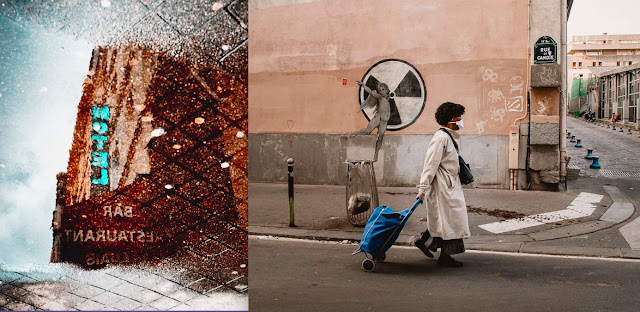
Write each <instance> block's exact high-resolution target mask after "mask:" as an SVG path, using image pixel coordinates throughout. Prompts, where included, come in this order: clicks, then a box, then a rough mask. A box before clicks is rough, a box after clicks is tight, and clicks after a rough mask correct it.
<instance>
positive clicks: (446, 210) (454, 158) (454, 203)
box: [414, 102, 471, 267]
mask: <svg viewBox="0 0 640 312" xmlns="http://www.w3.org/2000/svg"><path fill="white" fill-rule="evenodd" d="M463 114H464V106H462V105H460V104H456V103H451V102H446V103H443V104H442V105H440V107H438V109H437V110H436V121H437V122H438V124H440V125H441V126H442V128H440V130H438V131H436V133H435V134H434V135H433V138H432V139H431V142H429V148H428V150H427V156H426V158H425V160H424V169H423V170H422V175H421V176H420V185H418V196H416V198H419V199H422V200H423V202H425V201H426V206H427V229H426V230H425V231H424V233H422V236H421V237H420V238H419V239H417V240H415V242H414V244H415V246H416V247H418V248H420V250H422V252H423V253H424V254H425V255H426V256H427V257H429V258H433V254H431V252H430V251H436V250H437V249H438V248H440V258H438V264H439V265H441V266H447V267H461V266H462V262H460V261H457V260H454V259H453V258H452V257H451V255H454V254H459V253H463V252H464V250H465V249H464V243H463V241H462V239H463V238H467V237H469V236H471V233H470V232H469V220H468V218H467V205H466V203H465V200H464V194H463V193H462V184H461V183H460V177H459V176H458V173H459V171H460V165H459V163H458V152H457V151H456V146H455V145H454V141H453V140H456V141H455V144H457V146H460V135H459V134H458V133H457V132H456V130H459V129H460V128H462V115H463Z"/></svg>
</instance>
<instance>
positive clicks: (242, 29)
mask: <svg viewBox="0 0 640 312" xmlns="http://www.w3.org/2000/svg"><path fill="white" fill-rule="evenodd" d="M0 16H1V17H3V22H4V21H6V20H7V19H8V22H9V23H11V26H12V27H13V28H16V29H33V26H34V25H39V26H40V27H44V28H45V29H47V31H48V32H50V33H52V34H60V35H64V36H69V35H70V36H73V37H75V38H77V39H79V40H82V41H86V42H88V43H90V44H91V45H93V46H94V47H102V48H105V47H114V46H115V47H117V46H123V45H136V46H140V47H142V48H143V49H151V50H154V51H155V52H158V53H164V54H166V55H168V56H169V57H173V58H176V59H180V60H185V61H186V63H187V64H190V66H191V69H190V74H188V76H193V77H194V79H195V83H196V84H199V85H201V86H202V88H204V89H205V90H206V91H207V92H208V93H209V94H211V95H212V96H213V97H215V98H216V101H218V102H219V103H220V105H219V106H218V108H217V109H219V110H220V112H221V113H222V114H223V115H224V116H226V118H228V121H229V125H228V128H226V130H225V135H226V134H233V136H234V138H235V136H236V133H240V131H242V132H243V133H246V127H247V114H246V111H247V107H246V106H247V99H246V90H247V57H248V53H247V33H248V32H247V27H248V14H247V1H241V0H235V1H234V0H220V1H215V0H198V1H173V0H167V1H163V0H131V1H124V0H122V1H119V0H111V1H109V0H101V1H89V2H86V1H45V0H41V1H38V0H36V1H20V0H0ZM25 33H28V32H27V31H25ZM2 39H7V38H2ZM10 39H15V38H9V41H10ZM2 42H4V41H2ZM56 44H57V43H56ZM56 44H54V45H56ZM55 48H60V49H65V47H64V46H55ZM67 48H69V47H67ZM23 50H28V49H23ZM6 51H12V50H6ZM85 52H86V53H91V50H90V49H89V50H88V51H85ZM10 53H14V52H10ZM0 57H2V61H6V62H13V61H14V58H15V55H2V56H0ZM20 59H25V60H27V62H29V61H33V60H29V56H25V57H23V58H20ZM84 66H87V67H86V68H89V64H86V65H84ZM42 68H47V67H46V66H43V67H42ZM210 68H216V69H217V70H216V71H215V72H214V71H211V70H207V69H210ZM43 72H44V70H43ZM6 79H7V77H4V76H3V79H2V80H3V84H4V82H5V81H6ZM225 86H230V87H229V88H230V90H235V91H234V92H229V90H226V89H225ZM8 87H9V86H8V85H4V86H2V87H1V88H5V89H6V88H8ZM69 88H77V89H78V90H81V89H82V84H81V83H80V84H77V85H71V84H69ZM2 90H4V89H2ZM43 90H44V91H46V89H43ZM25 91H26V92H27V93H28V92H32V90H23V91H20V92H25ZM40 92H43V91H42V90H41V91H40ZM230 94H231V97H232V98H229V99H228V98H227V97H228V96H229V95H230ZM1 96H2V93H0V97H1ZM7 98H8V97H5V98H4V99H3V100H4V101H7ZM17 102H18V103H23V102H28V101H26V100H25V99H24V98H20V99H19V101H17ZM2 104H3V105H5V103H2ZM9 104H11V103H9ZM9 104H8V105H9ZM16 105H17V104H16ZM72 105H73V106H75V105H76V103H72ZM5 106H6V105H5ZM10 108H11V107H10V105H9V106H7V109H10ZM2 121H3V123H4V122H8V120H2ZM181 126H182V125H178V124H177V125H175V127H181ZM220 130H223V129H220ZM240 138H241V137H239V136H238V139H237V140H240ZM68 148H69V146H63V149H68ZM3 152H4V151H3ZM246 155H247V153H246V146H245V147H242V146H240V147H238V148H236V149H234V151H233V153H232V154H229V155H227V156H229V157H233V161H234V162H235V164H236V165H237V166H236V167H237V169H239V170H236V171H235V172H232V174H231V179H233V181H234V187H235V190H234V191H235V194H236V197H238V199H239V201H238V210H239V211H240V212H242V211H244V215H242V216H240V219H241V220H240V221H238V222H237V223H236V224H231V227H230V228H229V233H219V232H216V233H213V232H207V231H206V229H207V225H206V224H205V223H206V218H203V219H197V221H198V223H201V224H202V226H203V229H202V230H201V231H198V230H197V229H195V228H193V229H189V230H187V231H184V233H190V234H193V233H194V231H196V232H197V233H198V235H199V236H198V242H199V246H198V247H197V248H191V247H188V248H183V250H181V251H180V252H179V254H177V255H173V256H171V257H170V258H165V259H159V260H158V261H156V262H154V263H148V264H138V265H109V266H107V267H106V268H103V269H99V270H84V269H81V268H78V267H75V266H73V265H69V264H48V265H36V266H34V265H26V268H25V267H15V266H11V267H8V266H5V265H4V264H2V263H1V258H2V254H4V255H7V254H8V253H11V250H0V309H2V310H246V309H247V306H248V296H247V293H248V276H247V270H248V268H247V265H248V259H247V257H248V255H247V250H246V233H247V221H246V219H247V218H246V209H247V208H246V206H247V203H246V200H247V199H246V175H247V174H246ZM1 156H2V155H0V158H4V157H1ZM12 165H13V164H12V163H10V162H7V159H3V161H2V169H4V168H8V167H11V166H12ZM231 167H232V169H233V167H234V166H233V163H232V166H231ZM27 169H28V168H27ZM32 169H33V168H32ZM3 173H4V171H3ZM54 176H55V175H53V176H51V178H54ZM7 177H9V178H11V177H10V176H4V175H3V176H2V178H3V179H4V178H7ZM53 184H54V186H55V182H54V183H53ZM198 195H205V193H198ZM3 208H4V207H3ZM53 209H54V202H53V201H51V207H50V209H49V208H45V209H44V210H45V211H46V214H47V215H48V217H47V218H50V212H51V211H53ZM21 220H26V219H25V218H21ZM30 226H31V225H30ZM25 228H26V226H25ZM46 230H48V229H42V231H46ZM238 233H239V234H238ZM192 236H193V235H192ZM238 237H244V238H245V239H242V241H241V242H238V241H237V240H238ZM176 242H177V243H180V242H179V241H178V240H176ZM220 242H226V243H222V244H220ZM28 244H31V243H28ZM242 244H244V246H245V247H244V248H243V247H241V246H240V245H242ZM239 246H240V247H239ZM183 247H185V246H183ZM192 247H193V246H192ZM214 247H215V248H214ZM25 248H31V247H29V246H27V247H25ZM205 249H206V250H205ZM203 251H206V252H203ZM223 258H233V259H235V260H234V261H232V262H233V263H226V262H225V263H222V262H218V260H219V259H223ZM27 262H28V261H25V263H27Z"/></svg>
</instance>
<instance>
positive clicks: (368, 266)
mask: <svg viewBox="0 0 640 312" xmlns="http://www.w3.org/2000/svg"><path fill="white" fill-rule="evenodd" d="M362 268H364V271H365V272H371V271H373V269H375V268H376V262H375V261H373V260H371V259H364V261H362Z"/></svg>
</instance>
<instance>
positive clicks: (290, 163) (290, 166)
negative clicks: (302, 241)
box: [287, 158, 296, 227]
mask: <svg viewBox="0 0 640 312" xmlns="http://www.w3.org/2000/svg"><path fill="white" fill-rule="evenodd" d="M287 167H288V169H289V226H290V227H294V226H296V225H295V222H294V219H295V217H294V210H293V158H289V159H287Z"/></svg>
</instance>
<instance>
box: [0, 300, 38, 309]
mask: <svg viewBox="0 0 640 312" xmlns="http://www.w3.org/2000/svg"><path fill="white" fill-rule="evenodd" d="M2 309H3V310H4V309H6V310H7V311H34V310H36V309H37V308H36V307H34V306H32V305H29V304H26V303H24V302H17V301H12V302H9V303H8V304H6V305H5V306H4V307H2Z"/></svg>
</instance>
